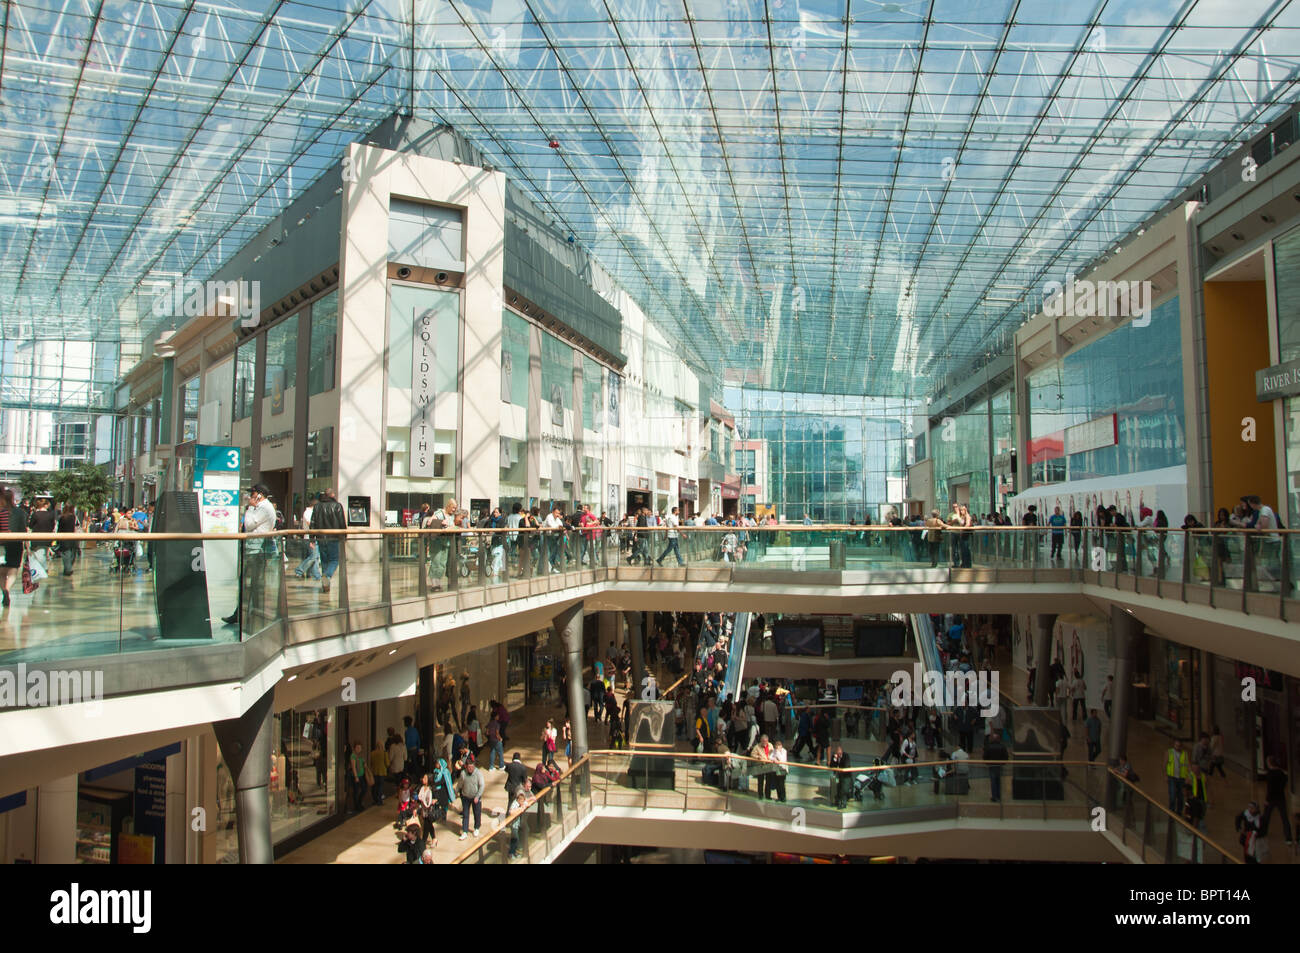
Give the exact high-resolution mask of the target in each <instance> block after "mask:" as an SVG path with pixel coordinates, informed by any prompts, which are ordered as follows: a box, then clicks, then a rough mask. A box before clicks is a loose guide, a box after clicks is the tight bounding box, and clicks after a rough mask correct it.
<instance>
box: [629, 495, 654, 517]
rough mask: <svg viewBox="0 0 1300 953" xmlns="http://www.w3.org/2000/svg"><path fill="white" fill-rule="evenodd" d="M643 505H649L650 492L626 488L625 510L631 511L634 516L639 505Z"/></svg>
mask: <svg viewBox="0 0 1300 953" xmlns="http://www.w3.org/2000/svg"><path fill="white" fill-rule="evenodd" d="M643 506H644V507H649V506H650V494H649V493H647V492H645V491H644V490H628V491H627V511H628V512H629V513H631V514H632V515H633V516H635V515H636V514H637V511H638V510H640V509H641V507H643Z"/></svg>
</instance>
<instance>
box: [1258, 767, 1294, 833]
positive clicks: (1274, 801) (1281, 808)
mask: <svg viewBox="0 0 1300 953" xmlns="http://www.w3.org/2000/svg"><path fill="white" fill-rule="evenodd" d="M1264 763H1265V765H1266V766H1267V767H1268V771H1267V772H1266V774H1265V776H1264V778H1265V780H1264V783H1265V785H1266V790H1265V795H1264V819H1263V821H1262V822H1261V823H1260V829H1259V833H1260V836H1261V837H1267V836H1268V822H1269V820H1270V819H1271V818H1272V817H1273V812H1274V811H1275V810H1276V811H1278V812H1279V813H1280V814H1281V815H1282V835H1283V836H1284V837H1285V838H1286V845H1287V846H1288V847H1290V846H1291V818H1290V817H1289V816H1288V815H1287V804H1286V788H1287V784H1286V781H1287V778H1286V772H1285V771H1283V770H1282V768H1281V767H1280V766H1279V765H1278V763H1277V758H1275V757H1273V756H1272V755H1269V756H1268V758H1267V759H1265V762H1264Z"/></svg>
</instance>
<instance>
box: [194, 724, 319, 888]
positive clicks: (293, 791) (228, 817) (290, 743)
mask: <svg viewBox="0 0 1300 953" xmlns="http://www.w3.org/2000/svg"><path fill="white" fill-rule="evenodd" d="M335 714H336V709H333V708H322V709H317V710H313V711H306V712H300V711H294V710H290V711H286V712H281V713H279V714H276V715H274V716H273V717H272V721H271V737H272V739H273V740H272V752H271V780H270V784H269V785H268V792H267V796H268V797H269V799H270V807H271V842H272V843H273V844H277V843H279V842H280V841H282V840H284V839H286V838H288V837H290V836H292V835H294V834H297V833H298V832H299V831H302V830H305V829H306V828H308V827H311V826H312V825H313V824H316V823H319V822H320V821H322V820H324V819H325V818H327V817H330V816H332V815H333V814H334V813H335V812H336V811H337V810H338V803H337V798H336V797H335V787H336V785H335V783H334V781H335V777H336V774H335V771H336V769H337V765H336V764H335V744H334V731H333V729H334V725H335ZM235 820H236V818H235V783H234V779H233V778H232V777H231V774H230V769H229V768H228V767H227V766H226V762H225V759H224V758H222V759H219V760H218V761H217V830H216V836H217V862H218V863H223V864H234V863H238V862H239V839H238V834H237V831H236V824H235Z"/></svg>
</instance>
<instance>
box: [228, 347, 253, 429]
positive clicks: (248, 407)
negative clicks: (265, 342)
mask: <svg viewBox="0 0 1300 953" xmlns="http://www.w3.org/2000/svg"><path fill="white" fill-rule="evenodd" d="M256 374H257V339H256V338H253V339H250V340H248V341H245V342H244V343H243V344H241V345H239V350H238V351H236V352H235V400H234V403H233V405H232V406H233V407H234V419H235V420H243V419H244V418H245V417H251V416H253V384H254V381H255V380H256Z"/></svg>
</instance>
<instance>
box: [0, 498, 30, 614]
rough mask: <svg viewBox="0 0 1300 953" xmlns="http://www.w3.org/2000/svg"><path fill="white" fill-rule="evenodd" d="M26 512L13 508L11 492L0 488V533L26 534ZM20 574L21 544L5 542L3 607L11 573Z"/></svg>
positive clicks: (0, 571) (0, 579) (0, 576)
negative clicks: (16, 572)
mask: <svg viewBox="0 0 1300 953" xmlns="http://www.w3.org/2000/svg"><path fill="white" fill-rule="evenodd" d="M26 532H27V511H26V510H23V508H22V507H18V506H14V504H13V490H12V489H9V488H8V486H4V488H0V533H26ZM16 569H17V571H18V572H19V577H21V572H22V543H21V542H16V541H6V542H5V543H4V566H0V589H3V605H4V606H5V607H8V606H9V602H10V599H9V585H10V582H12V577H13V572H14V571H16Z"/></svg>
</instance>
